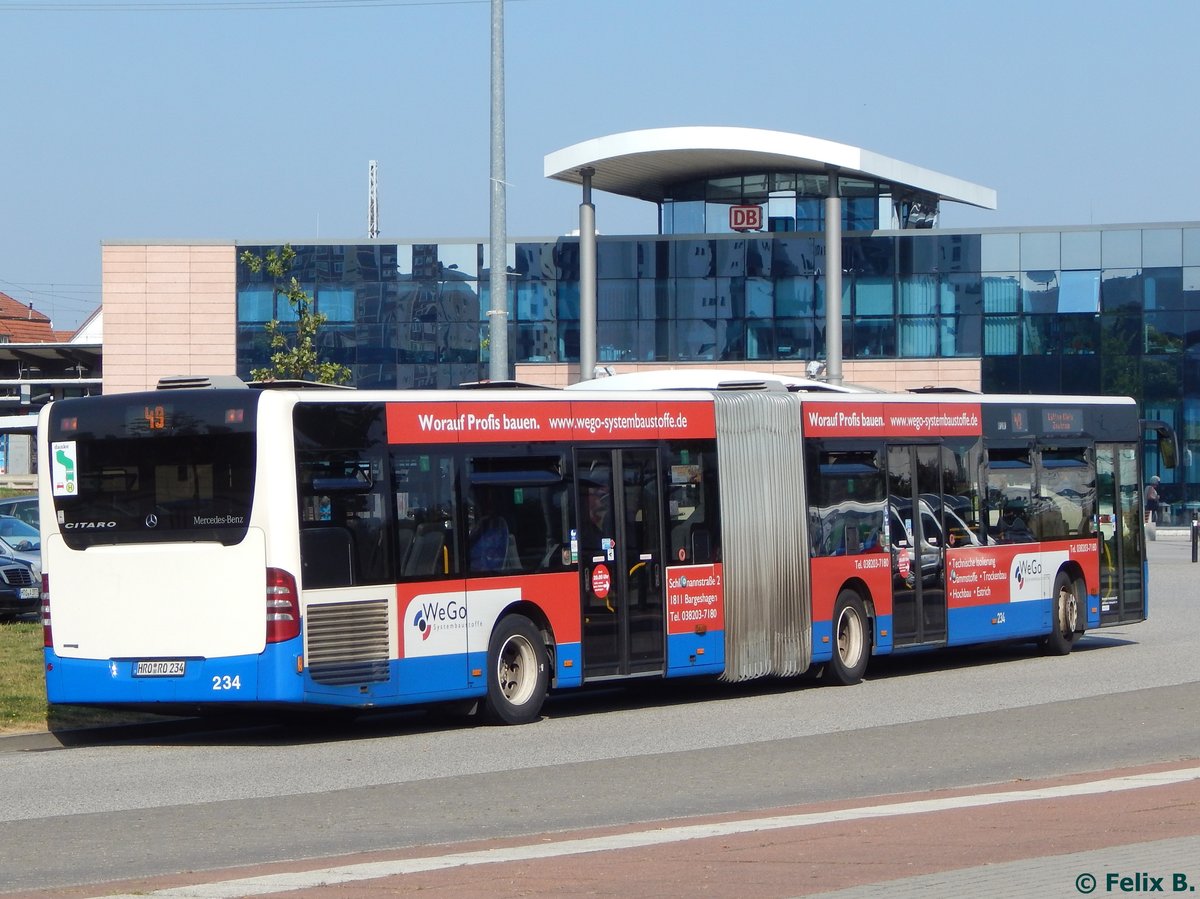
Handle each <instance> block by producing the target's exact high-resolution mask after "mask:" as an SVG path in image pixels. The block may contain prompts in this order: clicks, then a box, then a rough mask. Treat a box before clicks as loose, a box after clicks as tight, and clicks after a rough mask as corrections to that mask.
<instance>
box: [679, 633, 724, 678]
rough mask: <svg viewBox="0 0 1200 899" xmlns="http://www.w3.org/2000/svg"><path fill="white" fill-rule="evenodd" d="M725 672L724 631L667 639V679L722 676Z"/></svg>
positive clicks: (680, 635) (682, 635)
mask: <svg viewBox="0 0 1200 899" xmlns="http://www.w3.org/2000/svg"><path fill="white" fill-rule="evenodd" d="M724 670H725V632H724V631H708V632H707V633H703V634H671V635H669V636H668V637H667V677H687V676H689V675H699V674H720V673H721V672H722V671H724Z"/></svg>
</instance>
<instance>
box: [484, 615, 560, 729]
mask: <svg viewBox="0 0 1200 899" xmlns="http://www.w3.org/2000/svg"><path fill="white" fill-rule="evenodd" d="M549 685H550V666H549V661H548V659H547V655H546V643H545V641H544V640H543V639H542V635H541V632H540V631H538V629H537V628H536V627H535V626H534V624H533V622H532V621H530V620H529V619H528V618H526V617H524V616H523V615H509V616H508V617H507V618H504V619H502V620H501V621H500V622H499V623H498V624H497V625H496V629H495V630H494V631H493V632H492V640H491V643H490V644H489V645H488V684H487V700H486V701H485V703H484V716H485V717H486V718H487V719H488V720H489V721H491V722H493V723H495V724H528V723H529V722H530V721H536V720H537V717H538V715H539V714H540V713H541V711H542V703H543V702H545V701H546V691H547V690H548V689H549Z"/></svg>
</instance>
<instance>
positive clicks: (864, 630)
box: [826, 589, 871, 687]
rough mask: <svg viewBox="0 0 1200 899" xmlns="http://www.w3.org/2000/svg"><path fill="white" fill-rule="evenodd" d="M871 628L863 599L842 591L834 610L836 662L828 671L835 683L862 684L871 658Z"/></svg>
mask: <svg viewBox="0 0 1200 899" xmlns="http://www.w3.org/2000/svg"><path fill="white" fill-rule="evenodd" d="M868 628H869V625H868V622H867V612H866V609H865V608H864V607H863V601H862V598H861V597H860V596H859V595H858V594H857V593H855V592H854V591H853V590H850V589H846V590H843V591H842V592H841V593H839V594H838V598H837V604H836V605H835V606H834V609H833V658H832V659H830V660H829V665H828V666H827V668H826V671H827V672H828V674H829V677H830V680H831V681H832V682H833V683H835V684H839V685H841V686H847V687H848V686H850V685H851V684H857V683H858V682H859V681H861V680H862V678H863V674H864V673H866V670H867V659H868V658H869V657H870V654H871V652H870V645H871V644H870V638H869V636H868V634H869V633H870V631H869V629H868Z"/></svg>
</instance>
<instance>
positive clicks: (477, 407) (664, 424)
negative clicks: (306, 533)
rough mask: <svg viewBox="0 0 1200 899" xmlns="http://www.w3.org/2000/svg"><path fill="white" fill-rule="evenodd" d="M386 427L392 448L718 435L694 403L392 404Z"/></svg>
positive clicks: (707, 410) (706, 412)
mask: <svg viewBox="0 0 1200 899" xmlns="http://www.w3.org/2000/svg"><path fill="white" fill-rule="evenodd" d="M387 426H388V440H389V442H391V443H513V442H531V443H533V442H544V441H552V440H580V441H588V440H660V439H661V440H667V439H681V438H704V437H712V436H713V435H714V433H715V424H714V416H713V406H712V403H708V402H704V401H695V400H692V401H677V402H676V401H667V400H663V401H658V402H622V401H618V400H591V401H575V402H569V403H564V402H545V401H536V400H534V401H529V402H522V401H518V400H493V401H491V402H486V401H480V400H470V401H463V402H432V403H420V402H415V403H388V406H387Z"/></svg>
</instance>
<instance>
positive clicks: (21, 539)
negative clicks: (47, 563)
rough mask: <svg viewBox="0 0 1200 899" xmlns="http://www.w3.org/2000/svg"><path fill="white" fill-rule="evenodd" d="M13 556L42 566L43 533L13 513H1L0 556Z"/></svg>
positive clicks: (39, 566)
mask: <svg viewBox="0 0 1200 899" xmlns="http://www.w3.org/2000/svg"><path fill="white" fill-rule="evenodd" d="M3 556H11V557H13V558H17V559H21V560H22V561H25V562H29V563H31V564H34V565H37V566H38V568H39V569H40V568H41V564H42V535H41V532H39V531H38V529H37V528H35V527H34V526H33V525H31V524H29V523H28V522H26V521H22V520H21V519H20V518H15V517H13V516H12V515H0V557H3Z"/></svg>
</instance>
